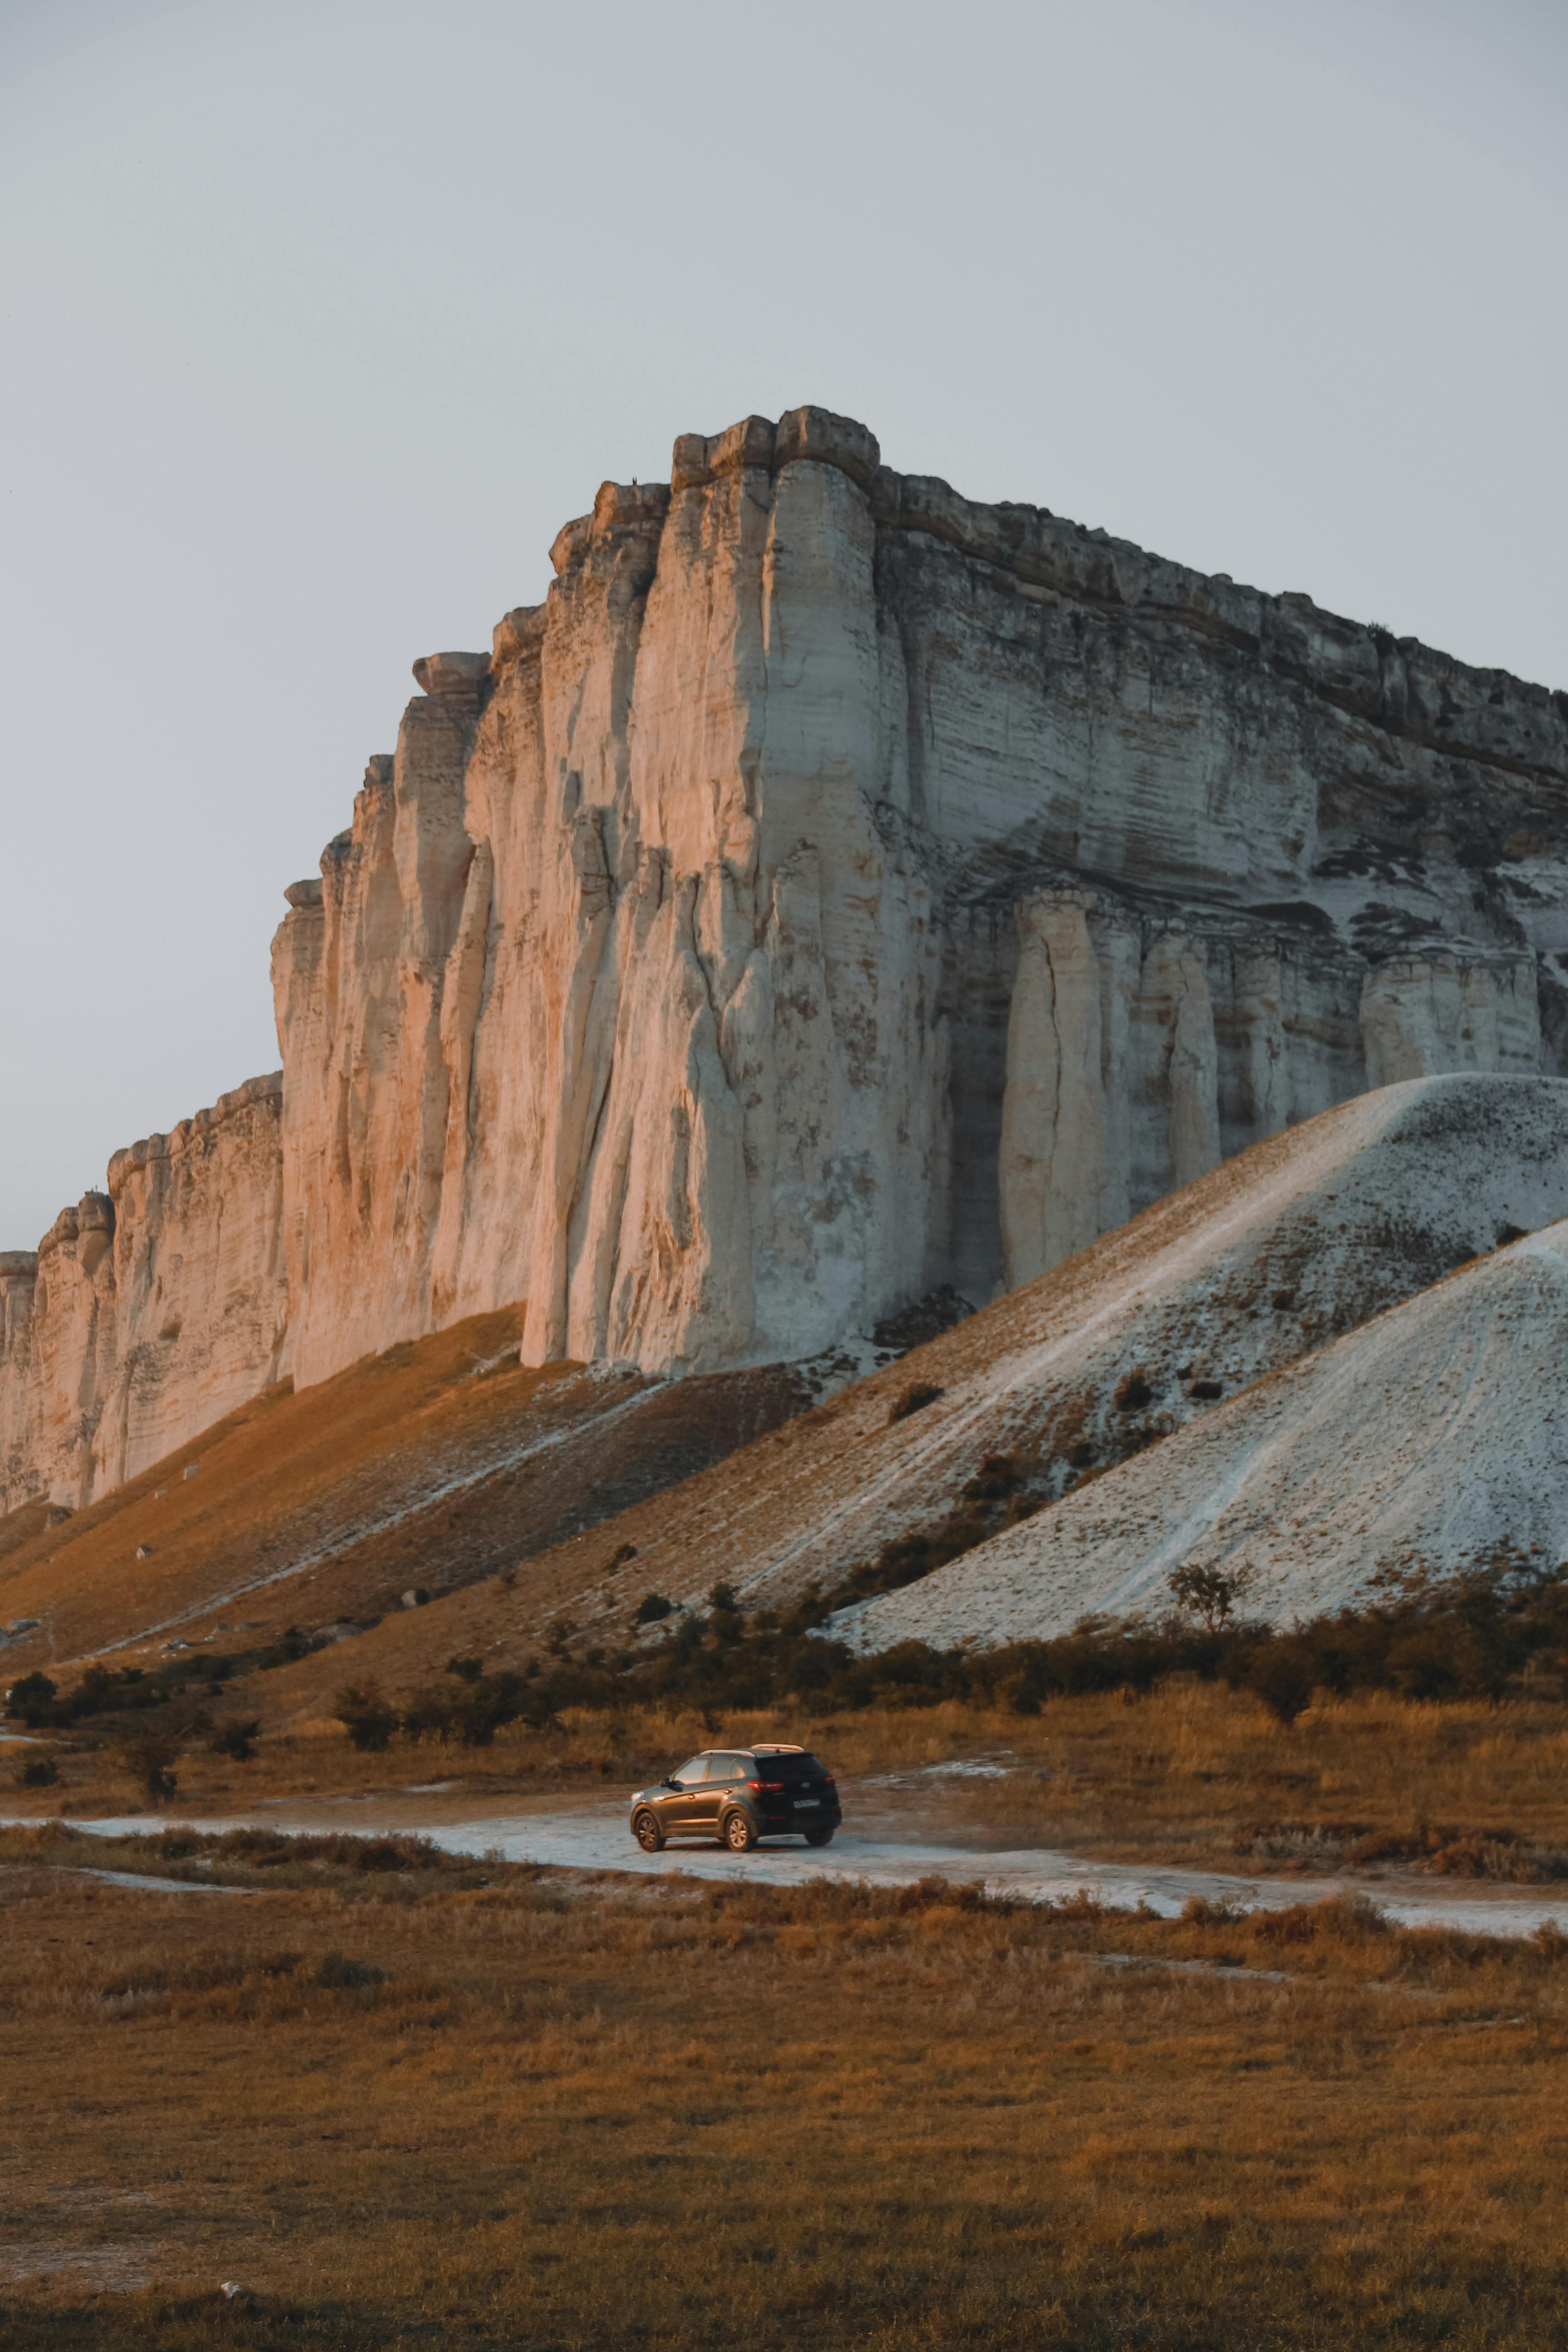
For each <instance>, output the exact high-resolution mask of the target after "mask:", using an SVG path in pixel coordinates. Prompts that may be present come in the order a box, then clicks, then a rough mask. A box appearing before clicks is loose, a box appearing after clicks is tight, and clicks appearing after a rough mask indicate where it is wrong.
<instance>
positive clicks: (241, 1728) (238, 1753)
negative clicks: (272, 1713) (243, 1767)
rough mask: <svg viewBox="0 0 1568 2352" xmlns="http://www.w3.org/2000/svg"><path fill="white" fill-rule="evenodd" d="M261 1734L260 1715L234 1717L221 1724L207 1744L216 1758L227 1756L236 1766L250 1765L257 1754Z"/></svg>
mask: <svg viewBox="0 0 1568 2352" xmlns="http://www.w3.org/2000/svg"><path fill="white" fill-rule="evenodd" d="M260 1733H261V1717H259V1716H258V1715H251V1716H246V1717H244V1718H241V1717H238V1716H232V1717H230V1719H229V1721H228V1722H227V1723H220V1724H219V1726H218V1727H217V1729H216V1730H215V1731H214V1734H213V1736H212V1738H211V1739H210V1740H209V1741H208V1743H207V1744H208V1746H209V1747H210V1748H211V1749H212V1751H213V1753H214V1756H226V1757H228V1758H229V1759H230V1760H231V1762H233V1763H235V1764H248V1763H249V1762H250V1759H251V1758H252V1757H253V1756H254V1755H255V1754H256V1740H257V1738H259V1736H260Z"/></svg>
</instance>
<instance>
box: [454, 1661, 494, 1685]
mask: <svg viewBox="0 0 1568 2352" xmlns="http://www.w3.org/2000/svg"><path fill="white" fill-rule="evenodd" d="M446 1671H447V1673H448V1674H449V1675H456V1676H457V1679H458V1681H459V1682H464V1683H476V1682H477V1681H478V1679H479V1677H480V1675H482V1674H483V1673H484V1671H485V1661H484V1659H483V1658H448V1659H447V1661H446Z"/></svg>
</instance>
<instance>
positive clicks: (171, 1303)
mask: <svg viewBox="0 0 1568 2352" xmlns="http://www.w3.org/2000/svg"><path fill="white" fill-rule="evenodd" d="M281 1101H282V1082H281V1077H280V1076H272V1077H267V1078H252V1079H251V1080H250V1081H249V1083H248V1084H247V1085H246V1086H243V1087H239V1088H237V1089H236V1091H235V1093H233V1094H229V1095H225V1096H224V1097H222V1098H221V1099H220V1100H219V1102H218V1103H217V1104H216V1106H215V1107H214V1108H213V1109H212V1110H206V1111H198V1112H197V1114H196V1116H195V1118H190V1119H186V1120H184V1121H183V1122H182V1124H181V1125H180V1126H179V1127H177V1128H175V1129H174V1131H173V1133H172V1135H152V1136H149V1137H148V1138H147V1139H145V1141H143V1142H141V1143H133V1144H132V1145H131V1147H130V1149H129V1150H125V1151H118V1152H116V1154H115V1156H114V1158H113V1159H112V1160H110V1167H109V1189H108V1191H107V1192H89V1193H87V1194H85V1195H84V1196H83V1198H82V1200H81V1201H80V1202H78V1205H77V1206H76V1207H75V1208H74V1209H62V1210H61V1212H60V1213H59V1215H58V1216H57V1218H56V1220H55V1222H54V1223H53V1225H51V1227H50V1228H49V1231H48V1232H47V1234H45V1236H44V1238H43V1240H42V1242H40V1244H38V1248H37V1252H36V1253H35V1252H33V1251H31V1250H13V1251H9V1252H7V1253H6V1254H5V1255H4V1256H0V1507H5V1509H10V1508H11V1507H14V1506H15V1505H16V1504H17V1503H19V1502H25V1501H26V1500H28V1499H29V1498H30V1497H31V1496H35V1495H38V1494H42V1493H47V1494H49V1495H51V1496H53V1497H54V1498H55V1499H56V1500H57V1502H62V1503H65V1504H68V1505H69V1506H70V1507H76V1506H77V1505H78V1504H81V1503H85V1502H89V1501H90V1500H91V1499H92V1498H93V1497H94V1496H97V1495H99V1494H101V1493H104V1492H105V1491H107V1489H108V1488H110V1486H118V1485H119V1483H120V1480H121V1479H123V1478H128V1477H134V1476H135V1475H136V1473H137V1472H138V1471H139V1470H142V1469H145V1468H146V1467H147V1466H148V1465H149V1464H150V1463H152V1462H156V1461H158V1460H159V1459H160V1458H161V1457H162V1455H163V1454H168V1453H171V1452H172V1450H173V1449H174V1448H175V1447H176V1446H179V1445H183V1444H185V1442H186V1441H187V1440H188V1439H190V1438H192V1437H193V1436H194V1435H196V1433H198V1432H199V1431H201V1430H203V1429H204V1428H206V1427H207V1426H208V1425H209V1424H210V1423H212V1422H214V1421H216V1420H219V1419H220V1418H221V1417H222V1415H223V1414H225V1412H231V1411H232V1410H233V1408H234V1407H235V1405H236V1404H240V1403H243V1402H245V1401H246V1398H248V1397H252V1396H254V1395H255V1394H256V1391H258V1390H259V1389H262V1388H265V1387H266V1386H267V1384H268V1382H269V1381H274V1380H276V1379H277V1378H278V1377H279V1374H280V1373H281V1371H282V1370H284V1369H285V1355H286V1347H287V1290H286V1286H285V1267H284V1254H283V1231H282V1192H283V1185H282V1172H283V1171H282V1149H281V1118H280V1111H281Z"/></svg>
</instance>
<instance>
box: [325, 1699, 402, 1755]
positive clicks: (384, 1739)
mask: <svg viewBox="0 0 1568 2352" xmlns="http://www.w3.org/2000/svg"><path fill="white" fill-rule="evenodd" d="M332 1712H333V1714H334V1715H335V1716H336V1717H337V1718H338V1721H339V1722H340V1724H341V1725H342V1727H343V1728H344V1730H345V1731H346V1732H347V1733H348V1735H349V1738H350V1740H351V1741H352V1742H353V1744H354V1746H355V1747H356V1748H359V1749H360V1751H361V1754H365V1753H371V1752H375V1751H379V1750H380V1749H382V1748H390V1747H391V1746H392V1733H393V1732H394V1731H395V1730H396V1729H397V1727H398V1712H397V1709H396V1707H394V1706H390V1705H389V1704H388V1702H387V1699H386V1696H385V1694H384V1693H383V1691H382V1686H381V1685H380V1683H378V1682H374V1681H371V1682H363V1683H345V1684H344V1685H343V1687H342V1689H341V1690H340V1692H339V1693H338V1696H337V1697H336V1698H335V1699H334V1700H333V1702H332Z"/></svg>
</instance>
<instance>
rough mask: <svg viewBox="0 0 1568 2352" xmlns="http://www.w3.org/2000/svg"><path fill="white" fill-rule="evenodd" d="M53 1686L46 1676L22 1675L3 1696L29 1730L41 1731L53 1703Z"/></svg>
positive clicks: (47, 1719)
mask: <svg viewBox="0 0 1568 2352" xmlns="http://www.w3.org/2000/svg"><path fill="white" fill-rule="evenodd" d="M55 1696H56V1694H55V1685H54V1684H53V1683H52V1682H51V1681H50V1680H49V1678H48V1676H47V1675H39V1674H33V1675H23V1676H22V1679H21V1681H20V1682H16V1683H13V1684H12V1685H11V1687H10V1689H9V1690H8V1691H7V1692H6V1694H5V1703H6V1705H7V1706H10V1707H12V1708H14V1709H15V1711H16V1714H18V1715H19V1716H20V1717H21V1718H22V1720H23V1722H24V1723H25V1724H26V1726H27V1727H28V1728H29V1730H32V1731H38V1730H41V1729H42V1728H43V1727H44V1725H45V1724H47V1722H48V1721H49V1720H50V1710H51V1708H52V1707H53V1706H54V1703H55Z"/></svg>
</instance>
